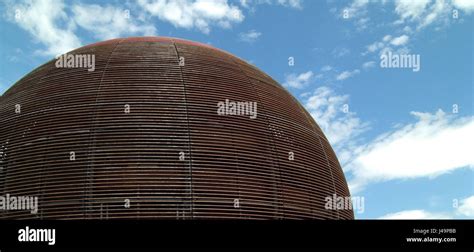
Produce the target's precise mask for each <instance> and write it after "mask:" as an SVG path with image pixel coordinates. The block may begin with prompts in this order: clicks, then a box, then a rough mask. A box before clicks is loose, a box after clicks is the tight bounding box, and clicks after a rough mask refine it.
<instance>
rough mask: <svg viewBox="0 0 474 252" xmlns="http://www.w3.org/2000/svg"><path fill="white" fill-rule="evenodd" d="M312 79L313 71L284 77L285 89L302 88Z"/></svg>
mask: <svg viewBox="0 0 474 252" xmlns="http://www.w3.org/2000/svg"><path fill="white" fill-rule="evenodd" d="M313 77H314V73H313V71H307V72H304V73H301V74H289V75H287V76H286V80H285V83H284V84H283V85H284V86H286V87H291V88H297V89H298V88H303V87H305V86H306V85H307V84H309V83H310V82H311V80H312V79H313Z"/></svg>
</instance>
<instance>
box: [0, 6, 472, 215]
mask: <svg viewBox="0 0 474 252" xmlns="http://www.w3.org/2000/svg"><path fill="white" fill-rule="evenodd" d="M473 18H474V1H469V0H453V1H442V0H431V1H430V0H413V1H410V0H409V1H404V0H403V1H398V0H397V1H395V0H394V1H372V0H371V1H368V0H355V1H334V0H327V1H326V0H319V1H316V0H315V1H309V0H306V1H299V0H260V1H259V0H256V1H249V0H247V1H244V0H241V1H225V0H222V1H220V0H216V1H205V0H203V1H201V0H197V1H191V0H182V1H170V2H168V1H152V0H139V1H74V2H73V1H59V0H58V1H2V2H1V4H0V34H1V35H0V38H1V39H0V94H1V93H3V92H4V91H5V90H6V89H8V88H9V87H10V86H11V85H13V84H14V83H15V82H16V81H17V80H18V79H20V78H21V77H22V76H24V75H25V74H27V73H28V72H30V71H31V70H33V69H35V68H36V67H38V66H39V65H41V64H43V63H44V62H46V61H47V60H49V59H51V58H53V57H54V56H55V55H58V54H60V53H64V52H67V51H68V50H70V49H74V48H76V47H79V46H81V45H86V44H90V43H93V42H96V41H101V40H105V39H110V38H114V37H127V36H144V35H156V36H172V37H179V38H184V39H188V40H194V41H200V42H203V43H208V44H211V45H213V46H215V47H218V48H221V49H224V50H226V51H229V52H231V53H233V54H234V55H236V56H238V57H240V58H242V59H245V60H247V61H249V62H250V63H252V64H254V65H256V66H257V67H259V68H260V69H262V70H263V71H265V72H266V73H268V74H269V75H270V76H272V77H273V78H274V79H275V80H277V81H278V82H280V83H281V84H282V85H284V86H286V87H287V89H288V90H289V91H290V92H291V93H292V94H293V95H294V96H295V97H296V98H297V99H298V100H299V101H300V102H301V103H302V104H303V105H305V107H306V108H307V110H308V111H309V112H310V113H311V114H312V115H313V117H314V118H315V119H316V121H317V122H318V124H319V125H320V126H321V127H322V129H323V131H324V132H325V134H326V135H327V136H328V138H329V140H330V141H331V143H332V145H333V147H334V149H335V151H336V153H337V154H338V158H339V160H340V162H341V164H342V166H343V168H344V170H345V174H346V178H347V180H348V182H349V185H350V188H351V192H352V194H353V196H358V197H364V202H365V207H364V212H363V213H357V212H356V217H357V218H360V219H365V218H368V219H373V218H428V219H429V218H471V219H472V218H473V217H474V185H473V181H474V180H473V179H474V170H473V168H474V151H473V150H474V145H473V143H474V119H473V118H474V117H473V110H474V104H473V95H474V91H473V58H474V54H473V52H474V51H473V27H474V26H473ZM388 52H391V53H392V54H395V55H399V56H401V55H408V56H414V57H415V56H418V57H419V59H420V61H419V62H420V64H419V66H420V70H419V71H413V67H404V68H383V67H381V65H380V63H381V58H380V56H381V55H386V54H387V53H388ZM290 57H291V58H292V59H294V65H290V64H289V58H290Z"/></svg>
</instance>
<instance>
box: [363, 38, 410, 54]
mask: <svg viewBox="0 0 474 252" xmlns="http://www.w3.org/2000/svg"><path fill="white" fill-rule="evenodd" d="M409 39H410V37H409V36H408V35H405V34H403V35H401V36H399V37H395V38H394V37H393V36H392V35H385V36H384V37H383V38H382V39H381V40H380V41H375V42H374V43H372V44H370V45H368V46H367V51H366V52H364V53H362V55H365V54H367V53H374V52H379V54H384V53H386V52H388V51H391V52H394V53H408V52H409V49H408V48H407V47H406V46H405V45H406V44H407V43H408V41H409ZM392 47H394V48H392Z"/></svg>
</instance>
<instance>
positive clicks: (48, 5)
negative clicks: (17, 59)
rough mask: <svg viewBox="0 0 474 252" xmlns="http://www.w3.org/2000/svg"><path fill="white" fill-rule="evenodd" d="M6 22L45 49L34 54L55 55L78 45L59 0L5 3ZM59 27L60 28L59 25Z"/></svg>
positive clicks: (71, 22) (69, 21) (70, 23)
mask: <svg viewBox="0 0 474 252" xmlns="http://www.w3.org/2000/svg"><path fill="white" fill-rule="evenodd" d="M6 9H7V10H6V14H7V18H8V20H10V21H11V22H14V23H16V24H18V25H19V26H20V27H21V28H22V29H24V30H25V31H27V32H28V33H29V34H30V35H31V36H32V37H33V39H34V40H35V41H36V42H40V43H42V44H43V45H44V46H45V48H44V49H40V50H38V51H37V53H40V54H42V55H48V56H51V55H58V54H61V53H65V52H68V51H70V50H72V49H74V48H77V47H79V46H80V45H81V41H80V39H79V38H78V37H77V36H76V34H74V28H75V24H74V22H73V21H72V20H71V19H70V18H69V17H68V15H67V13H66V11H65V9H66V6H65V4H64V2H63V1H61V0H57V1H54V0H43V1H23V2H15V3H13V2H10V1H8V2H6ZM60 24H63V25H60Z"/></svg>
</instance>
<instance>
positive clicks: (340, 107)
mask: <svg viewBox="0 0 474 252" xmlns="http://www.w3.org/2000/svg"><path fill="white" fill-rule="evenodd" d="M305 97H306V99H305V101H304V104H305V107H306V109H307V110H308V111H309V112H310V114H311V115H312V116H313V118H314V120H315V121H316V123H318V125H319V126H320V127H321V129H322V131H323V132H324V134H325V135H326V137H327V138H328V140H329V142H330V143H331V145H332V146H333V147H334V148H335V149H336V151H338V150H340V149H341V148H345V147H347V146H350V145H351V144H350V143H349V142H350V141H351V139H353V138H355V137H356V136H358V135H359V134H361V133H362V132H364V131H365V130H366V129H367V127H368V125H367V124H364V123H361V120H360V119H359V118H357V116H356V114H355V113H353V112H351V111H350V108H349V105H348V103H349V96H348V95H337V94H335V93H334V91H333V90H332V89H330V88H328V87H325V86H323V87H319V88H317V89H316V90H315V91H314V92H313V94H311V95H308V96H305ZM345 106H347V107H345ZM345 108H347V111H344V109H345ZM340 159H341V158H340Z"/></svg>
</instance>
